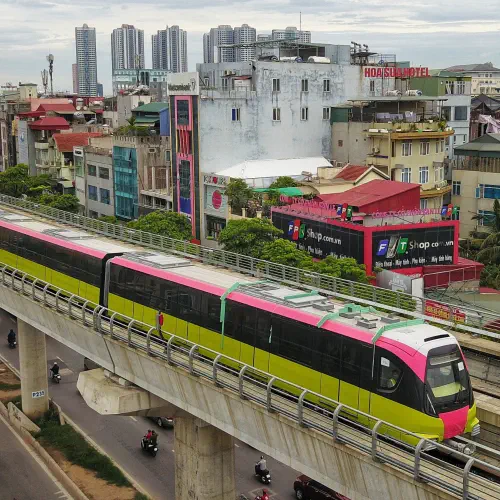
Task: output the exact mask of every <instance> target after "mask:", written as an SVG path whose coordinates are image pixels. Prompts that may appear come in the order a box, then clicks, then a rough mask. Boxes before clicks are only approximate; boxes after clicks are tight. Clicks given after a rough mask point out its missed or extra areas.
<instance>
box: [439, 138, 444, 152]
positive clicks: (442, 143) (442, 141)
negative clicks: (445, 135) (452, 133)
mask: <svg viewBox="0 0 500 500" xmlns="http://www.w3.org/2000/svg"><path fill="white" fill-rule="evenodd" d="M440 142H441V153H442V152H443V151H444V139H441V141H440Z"/></svg>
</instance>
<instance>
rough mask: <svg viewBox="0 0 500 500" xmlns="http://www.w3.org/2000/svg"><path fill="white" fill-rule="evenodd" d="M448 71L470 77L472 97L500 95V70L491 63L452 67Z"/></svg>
mask: <svg viewBox="0 0 500 500" xmlns="http://www.w3.org/2000/svg"><path fill="white" fill-rule="evenodd" d="M446 71H452V72H455V73H461V74H462V75H464V76H470V77H471V81H472V86H471V93H472V95H479V94H486V95H492V96H495V95H499V94H500V69H499V68H495V67H494V66H493V64H492V63H490V62H487V63H482V64H462V65H457V66H451V67H450V68H446Z"/></svg>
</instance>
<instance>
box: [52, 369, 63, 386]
mask: <svg viewBox="0 0 500 500" xmlns="http://www.w3.org/2000/svg"><path fill="white" fill-rule="evenodd" d="M50 379H51V380H52V382H54V384H58V383H59V382H60V381H61V375H59V373H53V372H50Z"/></svg>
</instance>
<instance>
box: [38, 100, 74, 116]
mask: <svg viewBox="0 0 500 500" xmlns="http://www.w3.org/2000/svg"><path fill="white" fill-rule="evenodd" d="M37 111H45V112H47V111H54V113H64V114H69V113H76V109H75V107H74V106H73V104H70V103H68V104H50V103H47V104H40V106H38V109H37Z"/></svg>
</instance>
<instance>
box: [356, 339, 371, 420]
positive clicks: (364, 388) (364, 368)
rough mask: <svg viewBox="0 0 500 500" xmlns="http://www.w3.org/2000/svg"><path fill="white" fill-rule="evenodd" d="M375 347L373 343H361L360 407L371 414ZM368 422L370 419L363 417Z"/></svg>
mask: <svg viewBox="0 0 500 500" xmlns="http://www.w3.org/2000/svg"><path fill="white" fill-rule="evenodd" d="M374 349H375V347H374V346H372V345H367V344H361V356H360V357H361V364H360V367H359V370H360V380H359V400H358V401H359V404H358V408H359V410H360V411H362V412H363V413H368V414H370V410H371V408H370V403H371V391H372V390H373V377H372V374H373V363H374V356H373V353H374ZM361 420H363V421H365V420H366V421H365V423H368V419H361Z"/></svg>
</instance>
